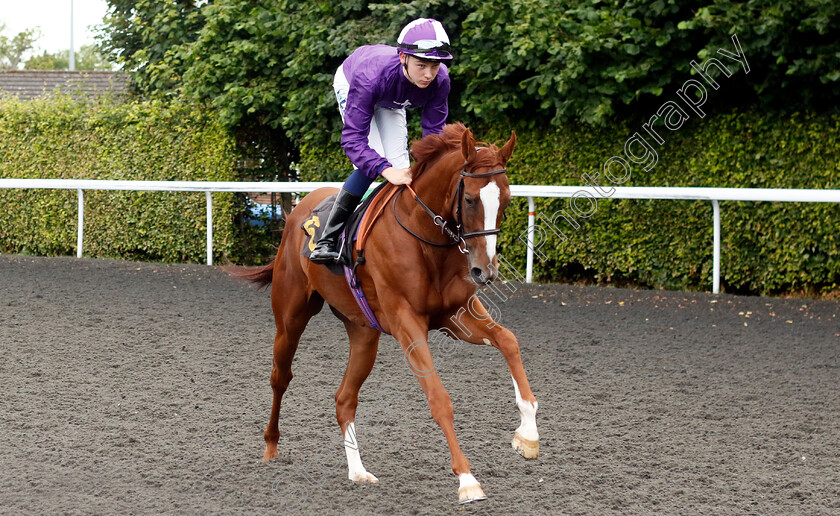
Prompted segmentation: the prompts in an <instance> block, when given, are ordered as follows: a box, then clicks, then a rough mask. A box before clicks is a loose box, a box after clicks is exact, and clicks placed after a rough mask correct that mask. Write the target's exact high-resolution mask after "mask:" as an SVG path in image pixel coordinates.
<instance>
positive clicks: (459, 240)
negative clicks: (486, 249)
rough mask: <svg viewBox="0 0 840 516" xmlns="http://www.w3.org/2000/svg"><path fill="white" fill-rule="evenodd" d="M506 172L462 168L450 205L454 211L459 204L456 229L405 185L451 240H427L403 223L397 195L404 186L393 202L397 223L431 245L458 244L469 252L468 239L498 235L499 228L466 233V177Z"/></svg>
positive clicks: (504, 169) (460, 248) (463, 251)
mask: <svg viewBox="0 0 840 516" xmlns="http://www.w3.org/2000/svg"><path fill="white" fill-rule="evenodd" d="M506 172H507V169H506V168H500V169H497V170H491V171H489V172H480V173H477V174H475V173H472V172H467V170H466V169H462V170H461V178H460V180H459V181H458V187H457V188H456V189H455V197H453V198H452V205H450V207H449V210H450V211H452V208H453V205H454V204H455V202H457V203H458V205H457V206H454V208H455V229H454V230H453V229H452V228H451V227H449V223H448V222H447V221H446V219H444V218H443V217H442V216H440V215H438V214H436V213H435V212H433V211H432V210H431V208H429V207H428V206H426V203H424V202H423V200H422V199H420V196H419V195H417V192H415V191H414V189H413V188H412V187H411V185H405V187H406V188H407V189H408V191H409V192H411V194H412V195H413V196H414V200H415V201H417V204H419V205H420V207H421V208H423V210H424V211H425V212H426V213H428V214H429V216H430V217H431V218H432V221H433V222H434V223H435V225H436V226H438V227H440V229H441V232H442V233H443V234H444V235H446V236H447V237H448V238H449V240H450V241H449V242H443V243H440V242H432V241H430V240H426V239H425V238H423V237H421V236H420V235H418V234H417V233H415V232H413V231H411V230H410V229H408V228H407V227H406V226H405V224H403V223H402V221H401V220H400V219H399V217H398V216H397V197H399V196H400V194H401V193H402V192H403V189H402V188H401V189H400V191H399V192H397V195H395V196H394V202H393V209H394V218H395V219H396V221H397V223H398V224H399V225H400V226H401V227H402V228H403V229H404V230H406V231H407V232H408V233H409V234H410V235H411V236H413V237H414V238H416V239H418V240H420V241H421V242H423V243H426V244H429V245H431V246H435V247H449V246H453V245H458V250H459V251H461V252H462V253H464V254H469V251H468V250H467V242H466V239H468V238H475V237H480V236H486V235H498V234H499V230H498V229H483V230H481V231H471V232H469V233H464V224H463V220H462V215H461V212H462V204H463V199H464V178H465V177H476V178H481V177H490V176H495V175H498V174H504V173H506Z"/></svg>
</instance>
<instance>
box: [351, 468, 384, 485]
mask: <svg viewBox="0 0 840 516" xmlns="http://www.w3.org/2000/svg"><path fill="white" fill-rule="evenodd" d="M348 478H349V479H350V480H352V481H353V482H360V483H362V484H375V483H377V482H379V479H378V478H376V477H375V476H373V475H371V474H370V473H368V472H367V471H362V472H359V473H350V474H349V475H348Z"/></svg>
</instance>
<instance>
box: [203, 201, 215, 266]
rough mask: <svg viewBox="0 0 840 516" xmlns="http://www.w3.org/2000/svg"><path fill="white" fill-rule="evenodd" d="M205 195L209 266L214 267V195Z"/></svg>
mask: <svg viewBox="0 0 840 516" xmlns="http://www.w3.org/2000/svg"><path fill="white" fill-rule="evenodd" d="M204 193H205V195H206V196H207V265H213V193H212V192H210V191H207V192H204Z"/></svg>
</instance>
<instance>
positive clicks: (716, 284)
mask: <svg viewBox="0 0 840 516" xmlns="http://www.w3.org/2000/svg"><path fill="white" fill-rule="evenodd" d="M712 212H713V213H714V225H715V231H714V244H713V248H712V268H713V272H712V294H718V293H720V204H719V203H718V202H717V199H712Z"/></svg>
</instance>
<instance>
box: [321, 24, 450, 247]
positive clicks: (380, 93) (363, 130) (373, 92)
mask: <svg viewBox="0 0 840 516" xmlns="http://www.w3.org/2000/svg"><path fill="white" fill-rule="evenodd" d="M450 59H452V54H451V50H450V47H449V36H447V35H446V31H444V29H443V26H442V25H441V24H440V22H439V21H437V20H433V19H430V18H420V19H417V20H414V21H412V22H411V23H409V24H408V25H406V26H405V28H403V30H402V32H400V35H399V38H397V47H396V48H394V47H391V46H387V45H367V46H362V47H359V48H358V49H356V50H355V51H354V52H353V53H352V54H350V57H348V58H347V59H346V60H345V61H344V63H342V65H341V66H340V67H339V68H338V71H337V72H336V74H335V80H334V81H333V88H334V89H335V96H336V99H337V100H338V111H339V113H340V114H341V119H342V121H343V122H344V128H343V129H342V131H341V146H342V148H343V149H344V152H345V153H346V154H347V157H348V158H350V161H351V162H352V163H353V166H354V170H353V173H352V174H351V175H350V177H349V178H348V179H347V181H345V182H344V185H343V186H342V188H341V191H340V192H339V193H338V195H337V196H336V199H335V204H334V205H333V208H332V211H331V212H330V216H329V218H328V220H327V222H326V224H325V226H324V229H323V233H322V234H321V237H320V239H319V240H318V243H317V245H316V247H315V249H314V251H313V252H312V254H311V256H310V259H311V260H312V261H313V262H315V263H329V262H332V261H336V260H338V257H339V252H338V251H337V249H336V246H337V241H338V236H339V234H340V233H341V230H342V229H343V228H344V224H345V222H347V219H348V217H349V216H350V214H351V213H353V211H354V210H355V209H356V206H357V205H358V204H359V201H360V200H361V199H362V196H363V195H364V193H365V192H366V191H367V189H368V187H369V186H370V185H371V183H372V182H373V181H374V180H375V179H376V178H377V177H379V176H382V177H383V178H385V179H386V180H387V181H389V182H390V183H393V184H395V185H405V184H409V183H411V169H410V166H411V163H410V161H409V156H408V128H407V125H406V119H405V110H406V109H409V108H420V107H422V108H423V115H422V120H421V125H422V127H423V136H426V135H427V134H432V133H439V132H441V131H442V130H443V126H444V124H445V123H446V117H447V115H448V114H449V104H448V100H447V99H448V96H449V71H448V69H447V67H446V65H445V64H443V63H442V61H449V60H450Z"/></svg>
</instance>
